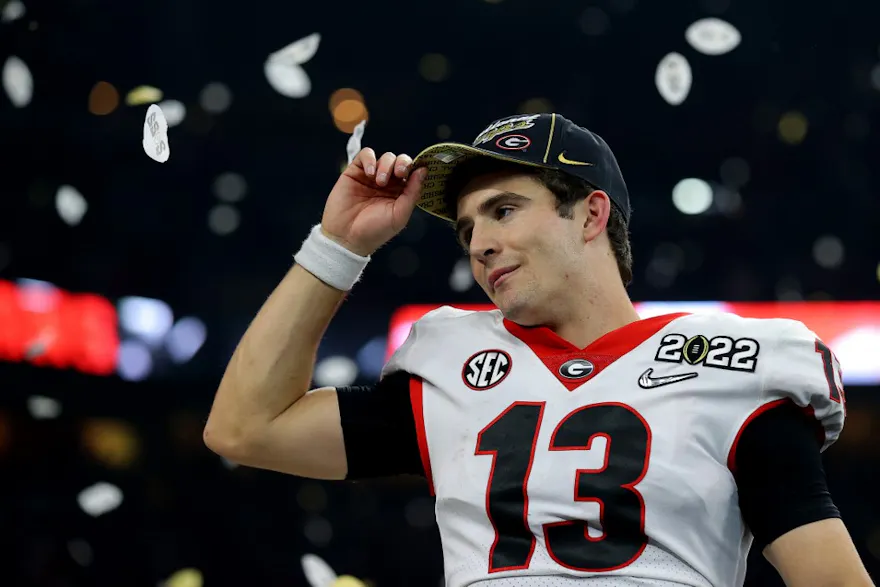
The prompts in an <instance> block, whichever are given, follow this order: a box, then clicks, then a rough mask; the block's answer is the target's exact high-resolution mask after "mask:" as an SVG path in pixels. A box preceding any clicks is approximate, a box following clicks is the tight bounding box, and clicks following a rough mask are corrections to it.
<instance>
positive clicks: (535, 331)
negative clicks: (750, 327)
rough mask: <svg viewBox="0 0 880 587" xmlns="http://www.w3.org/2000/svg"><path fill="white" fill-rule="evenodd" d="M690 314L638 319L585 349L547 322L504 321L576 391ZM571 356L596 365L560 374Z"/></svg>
mask: <svg viewBox="0 0 880 587" xmlns="http://www.w3.org/2000/svg"><path fill="white" fill-rule="evenodd" d="M687 315H688V313H687V312H680V313H676V314H664V315H662V316H654V317H652V318H645V319H644V320H637V321H635V322H631V323H629V324H626V325H624V326H621V327H620V328H617V329H616V330H612V331H611V332H608V333H606V334H604V335H603V336H600V337H599V338H597V339H596V340H594V341H593V342H592V343H590V344H589V345H587V346H586V347H584V348H582V349H580V348H578V347H576V346H575V345H573V344H571V343H570V342H568V341H567V340H565V339H564V338H562V337H560V336H559V335H558V334H556V333H555V332H553V331H552V330H550V329H549V328H547V327H546V326H521V325H519V324H517V323H516V322H512V321H510V320H508V319H507V318H505V319H504V320H503V323H504V327H505V328H506V329H507V331H508V332H510V333H511V334H512V335H513V336H515V337H517V338H518V339H520V340H521V341H523V342H524V343H526V344H527V345H528V346H529V348H530V349H532V352H533V353H535V355H537V356H538V358H539V359H541V362H543V363H544V365H545V366H546V367H547V369H548V370H549V371H550V372H552V373H553V374H554V375H555V376H556V378H557V379H558V380H559V381H560V382H561V383H562V384H563V385H565V387H566V388H568V390H569V391H573V390H574V389H576V388H578V387H580V386H581V385H583V384H584V383H586V382H587V381H589V380H590V379H592V378H593V377H595V376H596V375H597V374H599V373H600V372H601V371H602V370H603V369H605V368H606V367H607V366H608V365H610V364H611V363H613V362H614V361H616V360H617V359H619V358H620V357H622V356H623V355H625V354H627V353H628V352H630V351H631V350H633V349H634V348H636V347H637V346H639V345H640V344H642V343H643V342H645V341H646V340H648V339H649V338H651V337H652V336H654V335H655V334H657V332H659V331H660V329H662V328H664V327H665V326H666V325H667V324H669V323H670V322H672V321H673V320H675V319H676V318H681V317H682V316H687ZM571 359H586V360H588V361H590V362H591V363H592V364H593V367H594V369H593V371H592V372H591V373H590V374H589V375H587V376H586V377H583V378H581V379H575V380H571V379H566V378H564V377H562V376H561V375H560V374H559V368H560V366H562V364H563V363H565V362H566V361H570V360H571Z"/></svg>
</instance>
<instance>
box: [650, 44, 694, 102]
mask: <svg viewBox="0 0 880 587" xmlns="http://www.w3.org/2000/svg"><path fill="white" fill-rule="evenodd" d="M692 81H693V77H692V74H691V66H690V64H689V63H688V61H687V59H685V57H684V55H681V54H680V53H670V54H668V55H667V56H666V57H664V58H663V59H661V60H660V64H659V65H657V73H656V75H655V76H654V82H655V83H656V84H657V91H659V92H660V95H661V96H662V97H663V99H664V100H666V101H667V102H669V103H670V104H672V105H673V106H678V105H679V104H681V103H682V102H684V100H685V98H687V96H688V93H689V92H690V91H691V82H692Z"/></svg>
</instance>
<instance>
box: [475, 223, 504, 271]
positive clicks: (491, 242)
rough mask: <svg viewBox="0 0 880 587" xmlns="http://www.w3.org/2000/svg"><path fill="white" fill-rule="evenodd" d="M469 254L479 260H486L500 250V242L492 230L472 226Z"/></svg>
mask: <svg viewBox="0 0 880 587" xmlns="http://www.w3.org/2000/svg"><path fill="white" fill-rule="evenodd" d="M469 249H470V254H471V256H472V257H475V258H477V259H478V260H480V261H481V262H484V263H485V262H486V261H488V260H489V259H490V258H492V257H493V256H496V255H498V253H499V252H501V244H500V243H499V242H498V239H497V238H496V237H495V235H494V233H493V231H491V230H487V229H486V227H480V226H474V228H473V229H472V231H471V242H470V247H469Z"/></svg>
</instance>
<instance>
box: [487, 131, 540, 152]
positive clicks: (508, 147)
mask: <svg viewBox="0 0 880 587" xmlns="http://www.w3.org/2000/svg"><path fill="white" fill-rule="evenodd" d="M531 144H532V140H531V139H530V138H529V137H527V136H525V135H505V136H503V137H501V138H500V139H498V140H497V141H495V146H496V147H498V148H499V149H504V150H505V151H523V150H525V149H528V148H529V145H531Z"/></svg>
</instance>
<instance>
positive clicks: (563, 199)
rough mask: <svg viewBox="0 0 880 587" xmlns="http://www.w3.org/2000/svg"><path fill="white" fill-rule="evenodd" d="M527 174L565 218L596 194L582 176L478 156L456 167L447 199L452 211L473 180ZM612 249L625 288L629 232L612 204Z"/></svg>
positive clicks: (609, 229) (629, 255)
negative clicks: (552, 198)
mask: <svg viewBox="0 0 880 587" xmlns="http://www.w3.org/2000/svg"><path fill="white" fill-rule="evenodd" d="M505 171H506V172H513V173H526V174H531V175H533V176H534V177H535V178H536V179H537V180H538V181H539V182H541V184H542V185H543V186H544V187H545V188H547V189H548V190H550V191H551V192H552V193H553V195H554V196H556V211H557V213H558V214H559V216H560V217H562V218H572V211H573V209H574V206H575V204H577V203H578V202H580V201H583V200H584V199H585V198H586V197H587V196H589V195H590V194H591V193H593V192H594V191H595V190H596V189H598V188H596V187H595V186H593V185H591V184H590V183H589V182H587V181H584V180H583V179H581V178H579V177H574V176H571V175H568V174H567V173H563V172H562V171H558V170H556V169H544V168H542V167H531V166H528V165H519V164H516V163H510V162H508V161H501V160H499V159H492V158H491V157H476V158H474V159H471V160H469V161H465V162H464V163H462V164H461V165H459V166H458V167H456V168H455V171H453V172H452V174H451V175H450V176H449V179H448V180H447V182H446V198H447V202H446V204H447V206H448V209H449V210H455V209H456V208H457V207H458V197H459V195H460V194H461V191H462V190H463V189H464V186H465V185H466V184H467V183H468V182H469V181H470V180H471V179H473V178H474V177H477V176H479V175H487V174H490V173H498V172H505ZM606 231H607V232H608V241H609V242H610V243H611V250H612V252H613V253H614V257H615V259H616V260H617V270H618V272H619V273H620V279H621V280H622V281H623V285H624V286H628V285H629V284H630V283H631V282H632V278H633V272H632V265H633V257H632V245H631V244H630V242H629V229H628V227H627V224H626V220H625V218H624V215H623V212H621V211H620V209H619V208H618V207H617V205H616V204H614V203H613V202H612V203H611V215H610V216H609V218H608V225H607V227H606Z"/></svg>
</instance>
